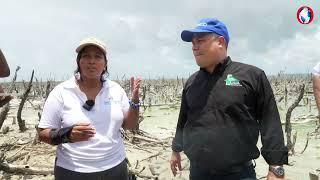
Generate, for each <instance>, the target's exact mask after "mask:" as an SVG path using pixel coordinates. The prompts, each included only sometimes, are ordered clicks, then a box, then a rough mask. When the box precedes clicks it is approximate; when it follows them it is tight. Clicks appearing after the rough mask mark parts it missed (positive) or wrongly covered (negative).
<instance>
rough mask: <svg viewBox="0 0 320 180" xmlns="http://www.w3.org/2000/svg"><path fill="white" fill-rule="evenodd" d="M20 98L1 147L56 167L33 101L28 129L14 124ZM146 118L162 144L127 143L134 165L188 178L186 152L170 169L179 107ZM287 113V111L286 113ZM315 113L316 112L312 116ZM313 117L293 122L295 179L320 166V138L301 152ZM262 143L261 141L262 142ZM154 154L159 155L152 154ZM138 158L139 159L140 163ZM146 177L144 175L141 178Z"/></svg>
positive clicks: (262, 169)
mask: <svg viewBox="0 0 320 180" xmlns="http://www.w3.org/2000/svg"><path fill="white" fill-rule="evenodd" d="M18 103H19V102H18V101H17V100H13V101H12V103H11V105H10V106H11V110H10V112H9V115H8V118H7V119H6V121H5V122H4V125H3V127H5V126H8V127H9V129H10V131H9V132H8V133H7V134H2V133H0V147H1V150H2V151H5V150H7V149H10V148H11V149H12V150H9V151H6V152H5V154H6V157H11V156H13V155H15V154H18V153H26V154H25V155H24V156H22V157H21V158H20V159H18V160H16V161H14V162H12V163H13V164H16V165H25V164H27V165H29V166H30V167H42V168H52V166H53V164H54V156H55V147H54V146H50V145H46V144H43V143H40V144H37V145H32V143H30V142H32V141H33V139H34V137H35V128H34V126H35V124H37V122H38V116H37V113H38V111H36V110H34V109H33V108H32V106H31V105H30V104H29V103H26V105H25V108H24V110H23V113H22V118H23V119H25V121H26V124H27V127H28V128H29V130H27V131H26V132H24V133H19V130H18V124H13V121H14V119H15V118H14V117H15V116H16V111H17V107H18ZM37 103H38V104H41V102H37V101H33V104H37ZM301 112H304V113H305V114H306V115H307V114H314V113H315V111H314V110H312V111H311V112H309V111H307V110H301V109H300V110H299V109H298V110H297V112H296V113H293V119H298V118H299V117H301V115H302V113H301ZM144 115H145V119H144V121H143V122H142V123H141V125H140V129H142V130H143V131H145V132H147V133H148V135H149V136H154V137H156V138H158V139H160V140H161V142H162V145H161V144H159V143H158V144H157V143H149V144H147V143H140V144H139V143H138V144H137V145H132V144H129V143H126V153H127V157H128V159H129V161H130V164H131V167H130V168H132V169H134V170H135V171H141V172H142V174H143V175H145V176H158V178H159V179H163V180H165V179H168V180H170V179H181V180H182V179H188V175H189V171H188V168H189V162H188V159H187V158H186V157H185V156H184V155H182V159H183V161H182V167H183V171H181V172H179V173H178V175H177V176H176V177H173V176H172V174H171V172H170V167H169V160H170V156H171V148H170V147H169V145H170V144H171V140H172V137H173V136H174V133H175V126H176V123H177V117H178V109H172V108H167V107H155V108H152V110H147V111H146V112H145V114H144ZM282 116H283V113H282ZM310 117H312V116H310ZM310 120H311V121H310V122H308V123H304V124H297V125H294V126H293V130H295V131H297V132H298V139H297V144H296V152H297V154H296V155H294V156H290V158H289V162H290V164H291V165H290V166H285V168H286V173H287V178H286V179H291V180H307V179H309V175H308V173H309V171H312V170H315V169H317V168H320V138H318V139H316V138H314V137H312V138H311V139H310V141H309V145H308V147H307V149H306V151H305V152H304V153H303V154H300V152H301V151H302V150H303V148H304V146H305V142H306V134H307V133H308V132H312V131H313V130H314V128H315V121H314V120H315V119H314V118H313V119H312V118H311V119H310ZM6 144H7V145H8V144H16V145H15V147H10V146H5V145H6ZM258 146H261V145H258ZM152 155H157V156H155V157H152V158H149V157H151V156H152ZM137 162H138V163H137ZM256 163H257V167H256V172H257V176H258V179H259V178H261V179H264V178H263V177H264V176H265V175H266V173H267V164H266V163H265V162H264V160H263V158H262V157H260V158H259V159H257V160H256ZM1 179H3V180H4V179H6V180H8V179H10V180H16V179H37V180H40V179H53V176H51V175H49V176H42V175H40V176H30V175H29V176H27V175H12V174H7V173H4V172H1V171H0V180H1ZM138 179H143V178H138Z"/></svg>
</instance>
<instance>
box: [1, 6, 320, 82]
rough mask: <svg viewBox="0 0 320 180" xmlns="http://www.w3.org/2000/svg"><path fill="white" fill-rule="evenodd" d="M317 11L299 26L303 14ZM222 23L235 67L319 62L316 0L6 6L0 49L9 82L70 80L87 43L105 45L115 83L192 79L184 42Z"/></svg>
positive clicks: (292, 67) (295, 67)
mask: <svg viewBox="0 0 320 180" xmlns="http://www.w3.org/2000/svg"><path fill="white" fill-rule="evenodd" d="M303 5H307V6H310V7H311V8H312V9H313V11H314V15H315V17H314V20H313V22H312V23H311V24H308V25H302V24H300V23H299V22H298V21H297V18H296V13H297V10H298V9H299V7H301V6H303ZM205 17H213V18H218V19H219V20H221V21H223V22H224V23H225V24H226V25H227V27H228V30H229V35H230V43H229V47H228V55H230V56H231V58H232V60H233V61H239V62H243V63H248V64H251V65H255V66H257V67H259V68H262V69H263V70H264V71H265V72H266V74H268V75H272V74H277V73H279V72H280V71H284V72H285V73H310V72H311V71H312V67H313V66H315V65H316V63H317V62H318V61H320V50H318V49H317V47H318V45H319V44H320V43H319V42H320V19H319V17H320V1H314V0H294V1H292V0H281V1H279V0H268V1H257V0H238V1H234V0H233V1H232V0H161V1H153V0H135V1H133V0H126V1H125V0H112V1H111V0H90V1H88V0H68V1H66V0H54V1H53V0H52V1H48V0H25V1H21V0H20V1H18V0H0V48H1V49H2V51H3V53H4V54H5V56H6V59H7V61H8V64H9V66H10V69H11V76H10V77H9V78H5V79H3V80H2V81H10V80H11V79H12V77H13V75H14V71H15V69H16V67H17V66H20V67H21V69H20V71H19V72H18V79H20V80H29V79H30V77H31V72H32V70H35V77H37V79H39V80H44V81H45V80H66V79H68V78H70V77H71V76H72V75H73V72H74V70H75V69H76V52H75V49H76V47H77V45H78V44H79V42H80V41H81V40H82V39H84V38H87V37H91V36H93V37H96V38H98V39H101V40H102V41H104V42H105V43H106V45H107V52H108V55H107V57H108V59H109V62H108V65H109V67H108V71H109V73H110V78H111V79H116V78H122V77H123V76H125V77H130V76H140V77H142V78H162V77H165V78H175V77H177V76H178V77H188V76H189V75H191V74H192V73H194V72H195V71H197V70H198V69H199V67H198V66H197V65H196V63H195V60H194V57H193V54H192V50H191V44H190V43H187V42H183V41H182V40H181V39H180V34H181V31H182V30H185V29H191V28H193V27H195V25H196V24H198V21H199V20H200V19H201V18H205Z"/></svg>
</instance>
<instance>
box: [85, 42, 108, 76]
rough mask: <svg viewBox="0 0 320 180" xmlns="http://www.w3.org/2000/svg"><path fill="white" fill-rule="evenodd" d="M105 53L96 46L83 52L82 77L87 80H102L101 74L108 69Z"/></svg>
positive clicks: (86, 48)
mask: <svg viewBox="0 0 320 180" xmlns="http://www.w3.org/2000/svg"><path fill="white" fill-rule="evenodd" d="M104 57H105V56H104V54H103V52H102V51H101V50H100V49H99V48H98V47H96V46H86V47H84V49H83V50H82V53H81V56H80V60H79V66H80V70H81V77H82V78H83V79H84V80H86V79H100V76H101V73H102V72H103V70H104V69H105V67H106V60H105V59H104Z"/></svg>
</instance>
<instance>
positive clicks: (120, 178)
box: [54, 160, 128, 180]
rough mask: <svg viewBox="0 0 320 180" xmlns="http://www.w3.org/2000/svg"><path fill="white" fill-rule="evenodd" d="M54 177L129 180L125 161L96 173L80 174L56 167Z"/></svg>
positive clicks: (79, 179) (78, 179)
mask: <svg viewBox="0 0 320 180" xmlns="http://www.w3.org/2000/svg"><path fill="white" fill-rule="evenodd" d="M54 177H55V180H115V179H116V180H128V167H127V163H126V161H125V160H124V161H122V162H121V163H120V164H119V165H117V166H115V167H113V168H111V169H108V170H105V171H101V172H94V173H80V172H75V171H70V170H68V169H64V168H62V167H59V166H55V168H54Z"/></svg>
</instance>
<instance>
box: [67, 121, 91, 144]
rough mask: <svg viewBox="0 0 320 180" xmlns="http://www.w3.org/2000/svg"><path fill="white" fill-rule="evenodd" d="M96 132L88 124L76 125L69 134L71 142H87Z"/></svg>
mask: <svg viewBox="0 0 320 180" xmlns="http://www.w3.org/2000/svg"><path fill="white" fill-rule="evenodd" d="M95 133H96V130H95V129H94V128H93V127H91V126H90V123H77V124H76V125H75V126H74V127H73V128H72V131H71V133H70V140H71V142H78V141H88V140H89V139H90V138H91V137H93V136H94V134H95Z"/></svg>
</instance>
